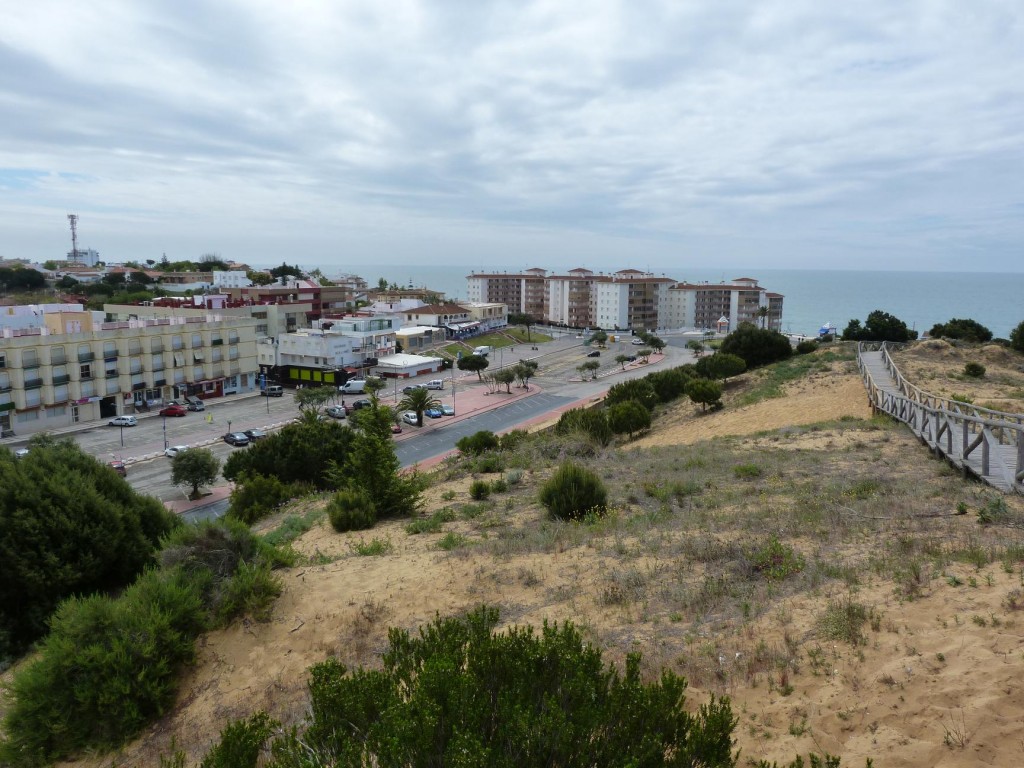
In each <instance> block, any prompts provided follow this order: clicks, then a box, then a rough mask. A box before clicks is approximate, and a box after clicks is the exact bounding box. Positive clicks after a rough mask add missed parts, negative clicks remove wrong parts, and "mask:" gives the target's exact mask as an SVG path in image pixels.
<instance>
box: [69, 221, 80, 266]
mask: <svg viewBox="0 0 1024 768" xmlns="http://www.w3.org/2000/svg"><path fill="white" fill-rule="evenodd" d="M68 221H69V222H70V223H71V260H72V261H78V214H77V213H69V214H68Z"/></svg>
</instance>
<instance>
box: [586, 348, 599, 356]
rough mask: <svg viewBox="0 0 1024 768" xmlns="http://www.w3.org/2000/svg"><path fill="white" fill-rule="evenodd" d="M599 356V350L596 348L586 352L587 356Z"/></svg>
mask: <svg viewBox="0 0 1024 768" xmlns="http://www.w3.org/2000/svg"><path fill="white" fill-rule="evenodd" d="M600 356H601V352H600V351H599V350H596V349H595V350H594V351H593V352H587V357H600Z"/></svg>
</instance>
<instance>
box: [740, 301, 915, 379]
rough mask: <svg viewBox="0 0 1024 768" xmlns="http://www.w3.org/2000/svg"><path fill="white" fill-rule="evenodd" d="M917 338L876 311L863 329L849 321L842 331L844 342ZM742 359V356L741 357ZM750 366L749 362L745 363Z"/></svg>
mask: <svg viewBox="0 0 1024 768" xmlns="http://www.w3.org/2000/svg"><path fill="white" fill-rule="evenodd" d="M916 338H917V331H911V330H909V329H908V328H907V324H906V323H905V322H903V321H902V320H900V319H899V318H898V317H895V316H894V315H890V314H889V313H888V312H883V311H882V310H880V309H876V310H875V311H874V312H871V313H870V314H869V315H868V317H867V320H865V322H864V325H863V327H862V326H861V324H860V321H859V320H856V319H854V320H850V322H849V324H847V326H846V329H845V330H844V331H843V339H844V340H846V341H894V342H903V341H911V340H913V339H916ZM741 357H742V355H741ZM747 364H748V365H749V364H750V361H749V360H748V361H747Z"/></svg>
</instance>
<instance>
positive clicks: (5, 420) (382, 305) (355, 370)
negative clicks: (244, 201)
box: [0, 222, 783, 437]
mask: <svg viewBox="0 0 1024 768" xmlns="http://www.w3.org/2000/svg"><path fill="white" fill-rule="evenodd" d="M72 223H74V222H72ZM73 231H74V230H73ZM466 281H467V282H466V287H467V296H468V299H467V300H466V301H461V300H457V301H453V300H449V299H447V298H446V297H445V295H444V294H443V293H441V292H439V291H436V290H432V289H431V288H430V287H429V286H421V287H412V286H404V287H401V286H399V285H397V284H395V283H389V282H388V281H387V280H386V279H385V278H380V279H379V280H378V282H377V283H376V284H374V285H370V284H368V283H367V281H366V280H365V279H363V278H362V277H360V276H357V275H353V274H337V275H332V276H327V275H324V274H323V273H322V272H320V271H319V270H313V271H310V272H305V271H303V270H302V269H300V268H299V267H298V266H291V265H288V264H281V265H280V266H278V267H275V268H272V269H258V268H252V267H250V266H249V265H246V264H241V263H237V262H233V261H225V260H223V259H221V258H220V257H219V256H218V255H216V254H207V255H205V256H202V257H200V258H199V259H198V260H197V261H170V260H168V259H167V258H166V256H165V257H164V258H162V259H161V260H146V261H144V262H141V263H139V262H133V261H127V262H124V263H120V264H107V263H104V262H103V260H102V259H101V257H100V254H99V253H98V252H97V251H95V250H92V249H85V250H81V249H79V248H78V247H77V243H75V244H74V245H73V247H72V250H71V251H70V252H69V253H68V254H67V257H66V258H64V259H62V260H55V261H46V262H44V263H42V264H34V263H30V262H28V261H22V260H4V261H0V334H2V337H3V343H2V345H0V437H10V436H14V435H17V436H21V437H24V436H27V435H31V434H34V433H36V432H43V431H47V430H52V429H55V428H60V427H64V426H69V425H72V424H76V423H82V422H92V421H99V420H101V419H107V418H112V417H116V416H126V415H132V414H135V413H137V412H145V411H147V410H149V409H150V408H153V407H161V406H163V405H164V404H166V403H169V402H171V401H179V400H185V399H187V398H201V399H208V398H218V397H223V396H225V395H229V394H239V393H245V392H254V391H258V390H260V389H261V388H263V387H266V386H268V384H274V385H283V386H286V387H296V386H322V385H328V386H340V385H342V384H343V383H344V382H345V381H347V380H348V379H351V378H353V377H356V376H359V375H362V374H363V373H365V372H367V371H370V370H372V372H373V373H374V374H375V375H378V376H383V377H389V378H390V377H394V378H407V377H411V376H416V375H420V374H422V373H427V372H432V371H436V370H440V368H441V366H442V364H443V362H444V360H443V359H442V357H441V356H439V355H438V354H437V353H435V352H434V350H436V349H437V348H438V347H439V346H440V345H442V344H445V343H451V341H452V340H465V339H470V338H472V337H473V336H476V335H480V334H483V333H489V332H493V331H500V329H502V328H504V327H505V326H507V325H509V324H510V323H511V324H524V323H533V324H546V325H554V326H561V327H566V328H578V329H593V328H602V329H605V330H609V331H612V330H619V331H629V332H635V331H641V330H644V331H656V330H658V331H665V330H676V329H678V330H682V329H711V330H714V331H717V332H727V331H729V330H730V329H732V328H735V327H736V326H737V325H739V324H740V323H753V324H755V325H758V326H761V327H766V328H770V329H774V330H780V329H781V327H782V302H783V297H782V296H781V295H779V294H777V293H772V292H770V291H768V290H766V289H765V288H763V287H761V286H760V285H759V284H758V281H757V279H755V278H750V277H739V278H735V279H734V280H732V281H731V282H729V283H722V284H708V283H701V284H690V283H683V282H678V281H676V280H673V279H671V278H669V277H664V276H654V275H652V274H649V273H646V272H642V271H639V270H635V269H624V270H620V271H617V272H613V273H595V272H593V271H591V270H588V269H585V268H582V267H581V268H577V269H572V270H569V271H568V272H567V273H566V274H555V273H553V272H550V271H548V270H545V269H542V268H532V269H527V270H525V271H523V272H521V273H507V272H502V273H473V274H470V275H468V276H467V278H466Z"/></svg>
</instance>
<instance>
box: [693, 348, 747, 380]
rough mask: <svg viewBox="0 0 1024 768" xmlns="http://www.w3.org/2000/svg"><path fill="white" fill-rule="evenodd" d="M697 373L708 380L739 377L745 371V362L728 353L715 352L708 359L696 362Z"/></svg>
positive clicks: (737, 356)
mask: <svg viewBox="0 0 1024 768" xmlns="http://www.w3.org/2000/svg"><path fill="white" fill-rule="evenodd" d="M696 368H697V373H699V374H700V375H702V376H706V377H707V378H709V379H722V380H723V381H724V380H725V379H728V378H729V377H730V376H739V375H740V374H741V373H743V372H744V371H745V370H747V363H746V361H745V360H744V359H743V358H742V357H740V356H739V355H730V354H729V353H728V352H721V351H719V352H716V353H715V354H713V355H711V356H710V357H705V358H703V359H702V360H698V361H697V364H696Z"/></svg>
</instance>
